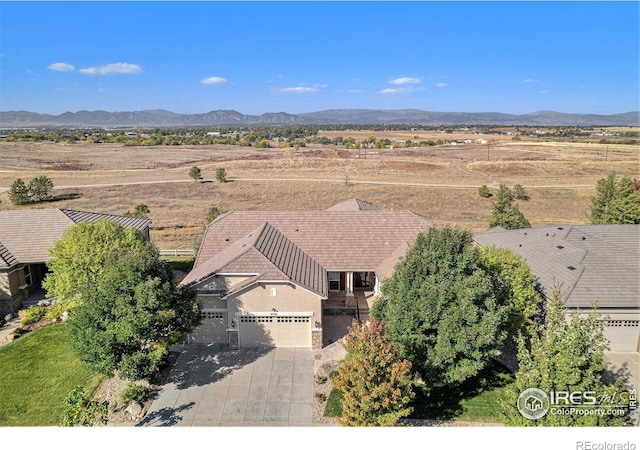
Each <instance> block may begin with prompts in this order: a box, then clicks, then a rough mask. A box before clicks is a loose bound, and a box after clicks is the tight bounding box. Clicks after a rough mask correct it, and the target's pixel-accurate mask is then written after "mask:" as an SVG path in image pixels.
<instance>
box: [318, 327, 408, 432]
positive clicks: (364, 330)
mask: <svg viewBox="0 0 640 450" xmlns="http://www.w3.org/2000/svg"><path fill="white" fill-rule="evenodd" d="M344 346H345V349H346V350H347V354H346V356H345V358H344V360H343V362H342V363H341V365H340V367H339V368H338V370H337V371H336V372H335V374H334V375H333V376H332V378H331V380H332V382H333V385H334V387H336V388H337V389H339V390H340V391H341V392H342V400H341V405H342V416H341V417H340V418H339V419H337V421H338V423H340V424H341V425H345V426H392V425H395V424H396V423H397V421H398V420H399V419H401V418H403V417H406V416H408V415H409V414H411V411H412V408H411V407H410V406H409V404H410V403H411V400H412V399H413V398H414V396H415V394H414V393H413V391H412V387H411V384H410V381H411V363H410V362H409V361H407V360H406V359H405V360H401V359H400V356H399V352H398V350H397V348H396V346H395V345H394V344H393V343H392V342H390V341H389V340H388V339H387V337H386V332H385V328H384V325H383V324H382V323H381V322H378V321H377V320H375V319H373V320H371V321H370V322H369V323H367V324H359V323H358V322H357V321H356V320H354V321H353V323H352V324H351V327H350V328H349V333H348V334H347V337H346V338H345V344H344Z"/></svg>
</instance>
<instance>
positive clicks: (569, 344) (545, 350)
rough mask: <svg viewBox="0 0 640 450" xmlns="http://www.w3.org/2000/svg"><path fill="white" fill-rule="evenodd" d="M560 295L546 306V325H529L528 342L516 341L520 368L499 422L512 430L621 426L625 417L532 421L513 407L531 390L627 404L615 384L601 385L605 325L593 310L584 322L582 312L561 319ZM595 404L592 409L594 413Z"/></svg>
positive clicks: (571, 416) (549, 415) (552, 417)
mask: <svg viewBox="0 0 640 450" xmlns="http://www.w3.org/2000/svg"><path fill="white" fill-rule="evenodd" d="M565 315H566V310H565V309H564V307H563V299H562V295H561V294H560V292H559V291H558V290H555V291H554V292H553V294H552V295H551V297H550V298H549V300H548V302H547V311H546V321H545V322H546V323H545V324H544V325H542V326H540V327H536V326H533V325H532V326H531V331H530V332H529V337H528V338H525V337H523V336H520V337H519V339H518V360H519V362H520V367H519V370H518V372H517V373H516V381H515V383H514V384H513V385H511V386H510V387H509V388H508V389H507V394H506V398H505V400H504V401H502V402H501V406H502V415H503V420H504V422H505V423H506V424H508V425H516V426H601V425H624V424H625V422H626V420H627V419H626V418H625V417H620V416H614V415H606V414H605V415H602V416H601V415H598V414H590V415H584V414H577V413H576V414H552V413H551V412H547V414H546V415H544V416H543V417H542V418H539V419H536V420H531V419H528V418H526V417H524V416H523V415H522V414H520V412H519V411H518V408H517V402H518V397H519V396H520V394H521V393H522V392H524V391H525V390H527V389H529V388H537V389H540V390H542V391H543V392H545V393H547V394H548V393H550V392H551V391H554V392H558V391H565V392H569V393H578V394H579V395H580V394H582V393H584V392H587V391H592V392H595V397H596V398H597V399H605V401H604V406H603V407H606V406H607V405H608V404H611V403H616V402H618V401H623V402H625V401H626V399H628V398H626V399H625V396H624V395H621V393H622V392H623V390H622V389H621V386H619V385H606V384H604V383H603V381H602V375H603V372H604V371H605V370H606V368H607V363H606V361H605V359H604V351H605V350H606V349H607V348H608V343H607V341H606V338H605V337H604V332H603V323H602V321H601V320H600V317H599V314H598V313H597V310H596V309H595V308H594V310H593V311H592V312H591V313H590V314H589V315H588V316H586V317H581V314H580V312H578V311H576V312H574V313H572V314H571V317H570V320H567V319H566V318H565ZM595 407H598V405H597V404H596V405H594V408H595Z"/></svg>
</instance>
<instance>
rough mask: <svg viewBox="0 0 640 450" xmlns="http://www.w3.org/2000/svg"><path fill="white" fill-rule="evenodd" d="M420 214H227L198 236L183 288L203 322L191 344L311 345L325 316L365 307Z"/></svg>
mask: <svg viewBox="0 0 640 450" xmlns="http://www.w3.org/2000/svg"><path fill="white" fill-rule="evenodd" d="M428 227H429V224H428V222H427V220H426V219H425V218H424V217H422V216H420V215H418V214H416V213H413V212H411V211H383V210H380V209H378V208H377V207H375V206H374V205H372V204H370V203H367V202H365V201H362V200H358V199H351V200H347V201H345V202H342V203H339V204H337V205H334V206H333V207H331V208H329V209H327V210H324V211H234V212H230V213H227V214H224V215H222V216H220V217H218V218H217V219H216V220H214V221H213V222H212V223H211V224H209V226H208V227H207V230H206V232H205V235H204V238H203V241H202V245H201V247H200V250H199V251H198V255H197V257H196V261H195V265H194V267H193V270H192V271H191V272H190V273H189V274H187V276H186V277H185V278H184V279H183V280H182V284H184V285H189V286H192V287H193V288H195V289H196V291H197V294H198V298H199V301H200V302H201V304H202V306H203V323H202V325H201V326H200V327H199V328H198V329H197V330H196V331H195V332H194V333H193V334H192V335H190V336H189V342H192V343H206V344H222V345H229V346H230V347H231V348H238V347H261V346H277V347H312V348H319V347H321V346H322V342H323V321H324V317H325V315H327V314H330V313H332V312H334V313H335V312H336V311H338V313H340V312H341V311H343V312H349V310H351V311H355V312H356V313H357V312H358V311H361V312H363V311H364V310H367V309H368V306H369V305H370V302H371V301H372V298H374V297H375V295H376V294H377V292H379V288H380V282H381V280H384V279H385V278H386V277H388V276H390V275H391V272H392V270H393V267H394V265H395V263H396V262H397V261H398V260H399V258H400V257H401V256H402V255H403V254H404V252H405V250H406V249H407V247H408V246H409V245H411V244H413V242H414V241H415V238H416V237H417V235H418V233H420V232H423V231H426V230H427V229H428Z"/></svg>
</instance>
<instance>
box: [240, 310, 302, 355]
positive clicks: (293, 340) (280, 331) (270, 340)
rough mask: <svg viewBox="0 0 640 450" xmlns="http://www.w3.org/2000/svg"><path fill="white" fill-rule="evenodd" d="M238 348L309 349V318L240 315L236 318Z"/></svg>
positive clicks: (285, 315)
mask: <svg viewBox="0 0 640 450" xmlns="http://www.w3.org/2000/svg"><path fill="white" fill-rule="evenodd" d="M238 319H239V320H238V324H239V330H238V333H239V337H240V347H311V316H310V315H296V314H295V313H292V314H286V313H285V314H282V313H280V314H279V315H266V314H255V315H242V316H239V317H238Z"/></svg>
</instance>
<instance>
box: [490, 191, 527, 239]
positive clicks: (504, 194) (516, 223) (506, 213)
mask: <svg viewBox="0 0 640 450" xmlns="http://www.w3.org/2000/svg"><path fill="white" fill-rule="evenodd" d="M514 200H515V194H514V193H513V191H512V190H511V189H509V187H508V186H506V185H504V184H501V185H500V189H499V190H498V193H497V194H496V197H495V200H494V202H493V208H492V209H491V219H490V220H489V228H493V227H502V228H504V229H505V230H516V229H520V228H530V227H531V224H530V223H529V220H528V219H527V218H526V217H525V216H524V214H522V212H521V211H520V207H519V206H518V204H517V203H514Z"/></svg>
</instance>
